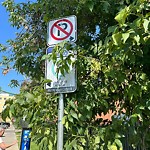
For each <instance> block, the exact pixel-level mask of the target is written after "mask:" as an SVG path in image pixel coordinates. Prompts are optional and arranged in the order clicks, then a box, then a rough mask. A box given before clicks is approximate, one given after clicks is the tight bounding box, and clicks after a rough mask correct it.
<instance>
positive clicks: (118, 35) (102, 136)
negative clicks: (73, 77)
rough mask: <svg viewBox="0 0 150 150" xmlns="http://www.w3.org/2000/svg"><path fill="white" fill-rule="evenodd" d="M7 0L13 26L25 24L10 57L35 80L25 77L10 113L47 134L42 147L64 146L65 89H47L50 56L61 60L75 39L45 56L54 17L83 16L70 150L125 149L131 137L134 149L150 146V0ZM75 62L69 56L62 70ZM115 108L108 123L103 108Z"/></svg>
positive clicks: (70, 105)
mask: <svg viewBox="0 0 150 150" xmlns="http://www.w3.org/2000/svg"><path fill="white" fill-rule="evenodd" d="M3 5H4V6H5V7H6V9H7V11H8V12H10V19H9V21H10V23H11V25H12V26H14V27H16V28H18V29H19V31H20V32H18V33H17V35H16V39H14V40H8V44H9V47H11V50H12V53H13V55H12V57H10V58H7V59H8V60H11V61H14V66H13V67H14V68H15V69H16V70H17V71H18V72H20V73H22V74H25V75H27V76H28V77H30V78H31V80H32V82H30V83H27V82H25V83H24V85H23V86H22V89H21V91H20V94H18V95H17V96H16V100H14V101H9V102H7V103H6V106H7V107H6V109H5V113H3V118H6V117H7V116H10V117H11V116H14V117H15V118H16V119H17V121H19V120H20V118H25V120H26V122H28V123H29V126H30V127H32V129H33V130H32V138H33V139H34V140H35V141H37V142H39V141H41V142H40V144H39V145H40V146H41V148H40V149H41V150H42V149H43V150H44V149H49V150H52V149H56V143H57V136H56V134H57V105H58V101H57V99H58V95H57V94H54V93H51V94H47V93H46V91H45V90H44V88H43V87H44V84H45V83H46V82H49V81H47V80H45V79H44V69H45V66H44V60H43V59H52V60H53V61H55V62H56V63H57V60H56V57H55V56H56V54H57V53H58V52H61V53H62V51H61V50H62V49H64V47H65V48H66V47H69V43H61V44H60V45H57V46H56V47H55V51H54V52H53V53H52V55H51V56H50V57H49V56H45V51H46V48H47V46H46V45H47V44H46V37H47V23H48V22H49V21H50V20H53V19H55V18H59V17H64V16H70V15H76V16H77V19H78V25H77V28H78V29H77V30H78V40H77V42H76V45H77V46H76V47H75V48H74V49H75V50H77V53H78V56H77V60H76V62H75V65H76V68H77V72H78V80H77V83H78V84H77V85H78V89H77V91H76V92H74V93H71V94H65V110H64V113H65V115H64V118H63V121H62V122H63V124H64V127H65V130H64V149H66V150H70V149H79V150H83V149H88V150H93V149H95V150H96V149H101V150H106V149H108V150H117V149H123V146H124V144H125V143H126V141H127V140H128V141H127V142H128V144H129V145H130V146H132V147H133V148H135V147H137V146H139V147H140V148H141V149H142V150H146V149H149V148H150V144H149V143H150V142H149V141H150V138H149V134H150V133H149V124H150V121H149V120H150V99H149V97H150V93H149V90H150V75H149V70H150V63H149V59H150V58H149V57H150V55H149V53H150V52H149V51H150V13H149V8H150V5H149V1H148V0H120V1H118V0H107V1H97V0H80V1H78V0H72V1H70V0H62V1H58V0H50V1H46V0H37V2H35V3H32V2H30V1H28V2H27V3H19V4H15V3H14V1H12V0H6V1H5V2H4V3H3ZM1 47H2V48H1V50H3V51H7V47H5V46H1ZM43 55H44V56H43ZM69 61H70V58H68V59H67V60H64V59H63V58H62V60H61V62H60V63H61V64H62V66H63V67H62V68H60V71H61V72H62V73H63V71H65V70H67V69H66V68H67V67H66V66H67V64H68V62H69ZM8 62H9V61H8ZM7 65H8V63H7ZM117 102H119V107H116V103H117ZM123 108H124V109H125V113H124V112H122V110H123ZM110 109H111V110H112V112H113V114H114V116H113V117H112V121H111V124H110V125H108V121H107V122H106V124H107V125H106V126H104V125H105V123H104V120H103V119H96V115H97V114H99V115H101V113H104V114H106V113H107V112H108V111H109V110H110ZM118 129H120V130H118ZM127 135H128V138H126V137H127ZM138 144H139V145H138Z"/></svg>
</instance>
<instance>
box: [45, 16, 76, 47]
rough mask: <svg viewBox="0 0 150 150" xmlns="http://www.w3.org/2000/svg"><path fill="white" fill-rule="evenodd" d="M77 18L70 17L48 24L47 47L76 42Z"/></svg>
mask: <svg viewBox="0 0 150 150" xmlns="http://www.w3.org/2000/svg"><path fill="white" fill-rule="evenodd" d="M76 20H77V19H76V16H74V15H73V16H68V17H65V18H61V19H56V20H52V21H50V22H49V23H48V31H47V33H48V37H47V45H48V46H52V45H56V44H58V43H61V42H63V41H65V40H66V41H70V42H75V41H76V40H77V21H76Z"/></svg>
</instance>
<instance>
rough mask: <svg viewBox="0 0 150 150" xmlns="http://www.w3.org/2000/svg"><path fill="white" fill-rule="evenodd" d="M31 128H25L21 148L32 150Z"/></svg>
mask: <svg viewBox="0 0 150 150" xmlns="http://www.w3.org/2000/svg"><path fill="white" fill-rule="evenodd" d="M30 132H31V129H29V128H23V130H22V135H21V144H20V150H30V141H31V138H30V137H29V136H30Z"/></svg>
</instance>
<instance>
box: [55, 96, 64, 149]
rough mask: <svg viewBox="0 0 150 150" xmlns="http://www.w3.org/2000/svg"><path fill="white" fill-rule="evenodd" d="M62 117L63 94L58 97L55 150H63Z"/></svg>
mask: <svg viewBox="0 0 150 150" xmlns="http://www.w3.org/2000/svg"><path fill="white" fill-rule="evenodd" d="M63 115H64V100H63V94H62V93H61V94H60V95H59V104H58V132H57V150H63V124H62V118H63Z"/></svg>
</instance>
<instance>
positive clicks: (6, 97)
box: [0, 91, 14, 113]
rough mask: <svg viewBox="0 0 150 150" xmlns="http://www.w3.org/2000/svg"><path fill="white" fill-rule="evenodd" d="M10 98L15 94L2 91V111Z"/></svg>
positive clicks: (0, 93)
mask: <svg viewBox="0 0 150 150" xmlns="http://www.w3.org/2000/svg"><path fill="white" fill-rule="evenodd" d="M10 98H14V95H12V94H10V93H7V92H4V91H3V92H0V113H1V112H2V111H3V109H4V104H5V101H6V100H8V99H10Z"/></svg>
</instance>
